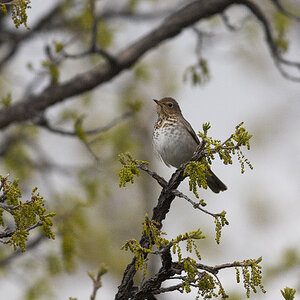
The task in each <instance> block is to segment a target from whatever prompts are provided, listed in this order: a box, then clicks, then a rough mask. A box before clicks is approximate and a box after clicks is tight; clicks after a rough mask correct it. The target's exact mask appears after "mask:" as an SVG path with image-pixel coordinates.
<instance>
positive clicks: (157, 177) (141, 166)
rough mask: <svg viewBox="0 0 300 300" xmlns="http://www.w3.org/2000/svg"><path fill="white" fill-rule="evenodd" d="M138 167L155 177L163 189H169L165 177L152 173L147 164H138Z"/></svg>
mask: <svg viewBox="0 0 300 300" xmlns="http://www.w3.org/2000/svg"><path fill="white" fill-rule="evenodd" d="M136 166H137V167H138V168H140V169H142V170H143V171H145V172H146V173H148V174H149V175H150V176H151V177H153V178H154V179H155V180H156V181H157V183H158V184H159V185H160V186H161V187H163V188H165V187H167V185H168V183H167V181H166V180H165V179H164V178H163V177H161V176H159V175H158V174H157V173H156V172H153V171H151V170H150V169H149V168H148V167H147V166H146V165H145V164H140V163H136Z"/></svg>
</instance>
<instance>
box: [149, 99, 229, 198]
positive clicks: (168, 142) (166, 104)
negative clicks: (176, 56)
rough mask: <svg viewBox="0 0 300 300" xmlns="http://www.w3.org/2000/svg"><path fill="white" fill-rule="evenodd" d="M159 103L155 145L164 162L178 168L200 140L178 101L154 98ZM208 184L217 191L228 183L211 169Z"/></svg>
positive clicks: (190, 154) (224, 188) (154, 138)
mask: <svg viewBox="0 0 300 300" xmlns="http://www.w3.org/2000/svg"><path fill="white" fill-rule="evenodd" d="M153 100H154V101H155V102H156V104H157V114H158V119H157V121H156V123H155V126H154V131H153V145H154V149H155V150H156V152H157V153H158V154H159V155H160V157H161V158H162V160H163V161H164V163H165V164H166V165H167V166H168V167H169V166H170V165H171V166H173V167H175V168H178V167H179V166H180V165H181V164H182V163H184V162H187V161H189V160H190V159H191V158H192V156H193V153H194V152H195V150H196V148H197V146H198V145H199V143H200V141H199V139H198V137H197V135H196V133H195V131H194V130H193V128H192V126H191V125H190V123H189V122H188V121H187V120H186V119H185V118H184V117H183V115H182V113H181V110H180V107H179V105H178V103H177V101H176V100H175V99H173V98H170V97H166V98H163V99H161V100H159V101H158V100H155V99H153ZM209 173H210V174H209V175H208V176H207V178H206V180H207V185H208V186H209V188H210V189H211V190H212V191H213V192H215V193H219V192H220V191H225V190H227V187H226V185H225V184H224V183H223V182H222V181H221V180H220V179H219V178H218V177H217V176H216V175H215V174H214V173H213V172H212V171H211V170H209Z"/></svg>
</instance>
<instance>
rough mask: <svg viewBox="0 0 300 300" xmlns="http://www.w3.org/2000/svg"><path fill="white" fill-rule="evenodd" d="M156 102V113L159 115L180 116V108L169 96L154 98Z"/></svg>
mask: <svg viewBox="0 0 300 300" xmlns="http://www.w3.org/2000/svg"><path fill="white" fill-rule="evenodd" d="M153 100H154V102H155V103H156V104H157V114H158V116H159V117H161V118H162V117H169V116H178V115H180V116H181V110H180V107H179V105H178V103H177V101H176V100H175V99H173V98H171V97H165V98H162V99H161V100H155V99H153Z"/></svg>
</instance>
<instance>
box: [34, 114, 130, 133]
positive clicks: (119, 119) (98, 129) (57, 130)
mask: <svg viewBox="0 0 300 300" xmlns="http://www.w3.org/2000/svg"><path fill="white" fill-rule="evenodd" d="M132 115H133V112H132V111H128V112H126V113H124V114H122V115H121V116H119V117H117V118H115V119H114V120H112V121H111V122H109V123H108V124H106V125H104V126H100V127H96V128H94V129H89V130H86V131H85V132H84V134H86V135H92V134H98V133H101V132H104V131H107V130H109V129H111V128H112V127H114V126H115V125H117V124H119V123H121V122H123V121H125V120H126V119H128V118H130V117H131V116H132ZM36 124H37V125H39V126H41V127H43V128H45V129H47V130H49V131H50V132H53V133H57V134H61V135H66V136H71V137H78V135H77V134H76V132H75V131H70V130H64V129H60V128H56V127H53V126H52V125H50V124H49V121H48V120H47V119H46V118H45V116H42V117H41V118H40V119H39V120H38V121H37V122H36Z"/></svg>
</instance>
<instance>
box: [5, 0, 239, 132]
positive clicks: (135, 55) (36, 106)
mask: <svg viewBox="0 0 300 300" xmlns="http://www.w3.org/2000/svg"><path fill="white" fill-rule="evenodd" d="M234 2H235V1H234V0H211V1H194V2H192V3H190V4H188V5H187V6H185V7H184V8H182V9H180V10H179V11H177V12H175V13H173V14H172V15H170V16H169V17H168V18H167V19H166V20H165V21H164V22H163V23H162V24H161V25H160V26H158V27H157V28H156V29H154V30H153V31H151V32H150V33H148V34H146V35H145V36H144V37H142V38H141V39H139V40H137V41H136V42H135V43H133V44H132V45H131V46H129V47H128V48H127V49H125V50H124V51H122V52H121V53H119V55H117V56H116V64H110V63H106V64H104V65H102V66H100V67H96V68H95V69H93V70H91V71H88V72H85V73H83V74H80V75H77V76H75V77H73V78H72V79H70V80H69V81H67V82H65V83H62V84H59V85H56V86H55V85H52V86H50V87H48V88H46V89H44V90H43V91H42V92H41V93H40V94H38V95H32V96H28V97H25V98H24V99H22V100H21V101H19V102H18V103H16V104H13V105H11V106H10V107H9V108H7V109H5V110H1V111H0V128H4V127H6V126H8V125H10V124H11V123H14V122H21V121H26V120H29V119H32V118H33V117H35V116H36V115H38V114H40V113H41V112H42V111H44V110H45V109H47V108H48V107H50V106H52V105H54V104H56V103H59V102H62V101H63V100H65V99H67V98H70V97H72V96H75V95H78V94H82V93H84V92H87V91H90V90H91V89H93V88H95V87H97V86H99V85H101V84H103V83H105V82H107V81H109V80H111V79H112V78H114V77H115V76H117V75H118V74H119V73H120V72H122V71H124V70H126V69H128V68H130V67H131V66H132V65H133V64H134V63H136V62H137V60H138V59H139V58H140V57H142V56H143V55H144V54H145V53H146V52H148V51H149V50H151V49H153V48H155V47H156V46H158V45H159V44H160V43H161V42H163V41H165V40H167V39H169V38H172V37H174V36H176V35H178V34H179V33H180V32H181V31H182V30H183V29H184V28H186V27H188V26H190V25H192V24H194V23H195V22H197V21H199V20H201V19H204V18H209V17H211V16H213V15H215V14H218V13H221V12H223V11H224V10H225V9H226V8H227V7H228V6H229V5H231V4H233V3H234Z"/></svg>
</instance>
